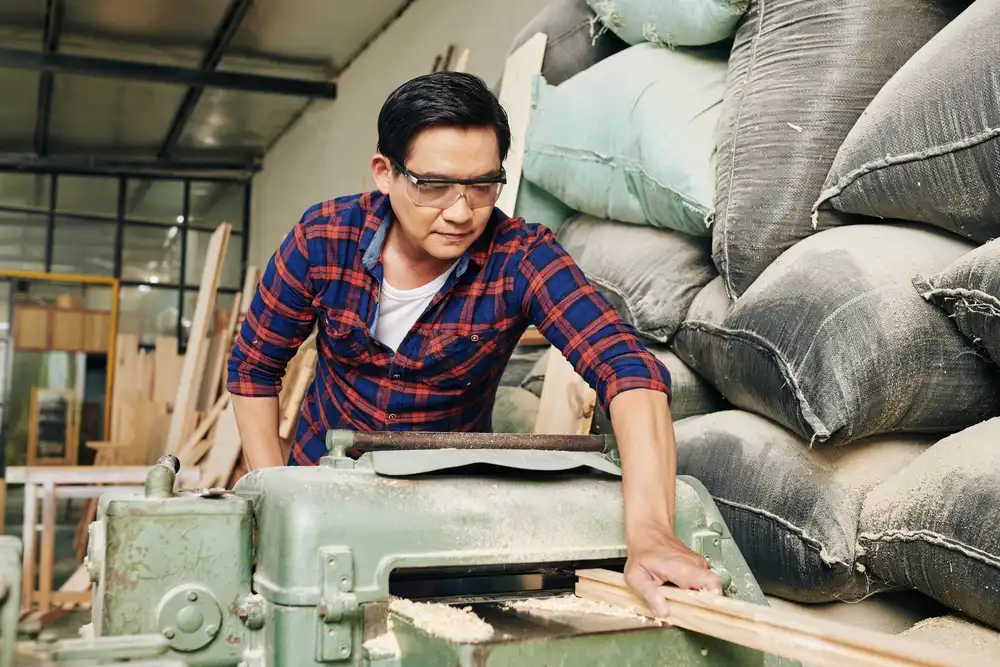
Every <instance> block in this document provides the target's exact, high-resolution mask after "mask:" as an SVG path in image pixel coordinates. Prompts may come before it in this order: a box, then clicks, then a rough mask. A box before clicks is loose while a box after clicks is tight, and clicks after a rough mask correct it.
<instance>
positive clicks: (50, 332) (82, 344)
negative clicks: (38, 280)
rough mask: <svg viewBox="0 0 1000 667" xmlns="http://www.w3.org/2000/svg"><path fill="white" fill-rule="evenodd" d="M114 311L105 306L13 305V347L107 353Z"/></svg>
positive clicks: (17, 348) (18, 348) (16, 348)
mask: <svg viewBox="0 0 1000 667" xmlns="http://www.w3.org/2000/svg"><path fill="white" fill-rule="evenodd" d="M110 336H111V313H110V312H109V311H106V310H84V309H81V308H58V307H53V306H41V305H35V304H15V305H14V349H15V350H37V351H60V352H92V353H95V354H100V353H105V354H106V353H107V352H108V344H109V342H110Z"/></svg>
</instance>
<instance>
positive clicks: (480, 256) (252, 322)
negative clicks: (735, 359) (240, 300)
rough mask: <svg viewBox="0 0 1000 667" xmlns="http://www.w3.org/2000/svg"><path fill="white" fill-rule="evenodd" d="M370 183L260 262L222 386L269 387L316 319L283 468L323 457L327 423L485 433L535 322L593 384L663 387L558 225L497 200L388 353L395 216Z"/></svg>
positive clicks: (297, 229) (607, 388)
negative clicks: (382, 334) (383, 317)
mask: <svg viewBox="0 0 1000 667" xmlns="http://www.w3.org/2000/svg"><path fill="white" fill-rule="evenodd" d="M392 219H393V216H392V208H391V206H390V203H389V198H388V197H387V196H384V195H382V194H380V193H378V192H371V193H364V194H360V195H352V196H348V197H342V198H339V199H335V200H331V201H326V202H323V203H320V204H317V205H315V206H313V207H311V208H310V209H308V210H307V211H306V212H305V214H304V215H303V216H302V219H301V220H300V221H299V222H298V224H296V225H295V226H294V227H293V228H292V230H291V232H290V233H289V234H288V236H287V237H286V238H285V240H284V241H283V242H282V243H281V246H280V247H279V248H278V250H277V251H276V252H275V254H274V255H273V256H272V258H271V260H270V261H269V262H268V265H267V268H266V269H265V271H264V274H263V276H262V277H261V280H260V282H259V284H258V286H257V291H256V293H255V294H254V297H253V301H252V302H251V304H250V308H249V311H248V312H247V316H246V319H245V321H244V322H243V325H242V327H241V329H240V332H239V335H238V336H237V338H236V342H235V345H234V346H233V351H232V354H231V355H230V358H229V362H228V382H227V385H228V389H229V391H230V392H231V393H232V394H234V395H238V396H276V395H277V394H278V392H279V390H280V388H281V378H282V376H283V374H284V370H285V366H286V364H287V363H288V361H289V359H290V358H291V357H292V356H293V355H294V354H295V351H296V349H297V347H298V346H299V345H301V343H302V342H303V341H304V340H305V339H306V338H307V337H308V336H309V334H310V333H311V332H312V330H313V328H314V326H315V325H316V324H317V321H318V324H319V326H318V329H317V336H316V348H317V352H318V361H317V366H316V377H315V379H314V380H313V382H312V384H311V385H310V387H309V389H308V391H307V393H306V396H305V399H304V401H303V406H302V412H301V419H300V420H299V424H298V429H297V433H296V437H295V442H294V444H293V446H292V450H291V454H290V456H289V460H288V464H289V465H310V464H314V463H316V462H317V461H318V460H319V459H320V457H321V456H323V455H325V454H326V445H325V442H324V439H325V434H326V431H327V430H328V429H350V430H356V431H374V430H392V431H406V430H423V431H450V432H459V431H465V432H470V431H480V432H483V431H490V430H491V428H492V422H491V413H492V409H493V401H494V398H495V394H496V390H497V387H498V386H499V383H500V378H501V375H502V374H503V371H504V368H505V366H506V364H507V361H508V359H509V358H510V355H511V354H512V353H513V351H514V348H515V347H516V346H517V343H518V339H519V338H520V337H521V335H522V334H523V333H524V331H525V329H527V327H528V326H529V325H531V324H534V325H535V326H537V328H538V329H539V331H540V332H541V333H542V334H543V335H544V336H545V337H546V338H547V339H548V340H549V341H550V342H551V343H552V344H553V345H555V346H556V347H558V348H559V349H560V350H561V351H562V352H563V354H564V355H565V356H566V357H567V358H568V359H569V361H570V362H571V363H572V364H573V366H574V367H575V368H576V370H577V372H578V373H580V375H581V376H582V377H583V378H584V379H585V380H586V381H587V383H588V384H589V385H590V386H591V387H594V388H595V389H596V391H597V395H598V400H599V401H600V402H601V405H602V407H604V409H605V410H607V407H608V405H609V404H610V402H611V399H613V398H614V397H615V396H616V395H617V394H619V393H620V392H622V391H625V390H628V389H633V388H646V389H653V390H657V391H663V392H665V393H667V395H668V397H669V394H670V374H669V372H668V371H667V369H666V368H665V367H664V366H663V364H662V363H660V362H659V361H658V360H657V359H656V358H655V357H654V356H653V355H652V354H650V353H649V352H648V351H647V350H646V349H645V347H644V346H643V345H642V343H641V342H640V341H639V339H638V337H637V336H636V333H635V331H634V329H633V328H632V327H631V326H629V325H627V324H626V323H625V322H623V321H622V319H621V318H620V317H619V315H618V314H617V313H616V312H615V311H614V309H613V308H612V307H611V305H610V303H608V301H607V300H606V299H604V297H603V296H601V295H600V294H599V293H598V292H597V290H596V289H595V288H594V287H593V286H592V285H591V284H590V283H589V282H587V280H586V279H585V278H584V276H583V273H582V272H581V270H580V269H579V268H578V267H577V265H576V263H575V262H574V261H573V260H572V259H571V258H570V256H569V255H568V254H567V253H566V251H565V250H563V248H562V247H561V246H560V245H559V244H558V243H557V242H556V239H555V237H554V235H553V234H552V232H551V231H550V230H549V229H548V228H546V227H543V226H540V225H535V224H528V223H526V222H525V221H524V220H523V219H520V218H509V217H507V216H506V215H504V214H503V213H501V211H500V210H499V209H494V211H493V214H492V216H491V218H490V221H489V223H488V225H487V227H486V230H485V231H484V233H483V235H482V236H481V237H480V238H479V239H477V240H476V242H475V243H474V244H473V245H472V246H471V247H470V248H469V250H468V251H467V252H466V253H465V254H464V255H463V256H462V257H461V258H460V259H459V261H458V264H457V266H456V268H455V270H454V271H453V272H452V273H451V275H450V276H449V278H448V280H447V282H446V283H445V285H444V287H443V288H442V289H441V291H440V292H439V293H438V294H437V295H436V296H435V297H434V299H433V301H432V302H431V304H430V306H429V307H428V309H427V310H426V311H425V312H424V314H423V315H422V316H421V317H420V318H419V319H418V321H417V323H416V324H415V325H414V327H413V329H412V330H411V331H410V333H409V334H408V335H407V336H406V338H405V339H404V340H403V341H402V343H401V344H400V346H399V349H398V350H397V351H396V352H395V353H393V352H392V351H391V350H390V349H388V348H387V347H385V346H384V345H382V344H381V343H380V342H379V341H378V340H377V339H376V338H375V336H374V331H375V322H376V318H377V317H378V303H379V294H380V285H381V282H382V264H381V254H382V246H383V243H384V241H385V238H386V234H387V232H388V230H389V227H390V225H391V224H392Z"/></svg>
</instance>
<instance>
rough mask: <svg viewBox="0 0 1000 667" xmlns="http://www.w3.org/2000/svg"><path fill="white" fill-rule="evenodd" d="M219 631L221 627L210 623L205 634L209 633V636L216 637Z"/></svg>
mask: <svg viewBox="0 0 1000 667" xmlns="http://www.w3.org/2000/svg"><path fill="white" fill-rule="evenodd" d="M218 631H219V628H217V627H215V626H214V625H209V626H206V628H205V634H206V635H208V636H209V637H214V636H215V633H216V632H218Z"/></svg>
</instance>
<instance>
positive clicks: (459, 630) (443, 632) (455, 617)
mask: <svg viewBox="0 0 1000 667" xmlns="http://www.w3.org/2000/svg"><path fill="white" fill-rule="evenodd" d="M389 610H390V611H392V612H394V613H396V614H399V615H400V616H404V617H406V618H407V619H408V620H409V621H410V622H411V623H412V624H413V625H414V626H416V627H417V628H419V629H421V630H423V631H424V632H426V633H427V634H429V635H434V636H435V637H441V638H442V639H447V640H449V641H453V642H459V643H463V644H467V643H477V642H484V641H486V640H488V639H490V638H491V637H493V626H491V625H490V624H489V623H487V622H486V621H484V620H483V619H481V618H479V617H478V616H476V615H475V614H474V613H472V608H471V607H464V608H462V609H459V608H458V607H452V606H450V605H446V604H440V603H435V602H413V601H412V600H406V599H403V598H397V599H394V600H393V601H392V602H390V603H389Z"/></svg>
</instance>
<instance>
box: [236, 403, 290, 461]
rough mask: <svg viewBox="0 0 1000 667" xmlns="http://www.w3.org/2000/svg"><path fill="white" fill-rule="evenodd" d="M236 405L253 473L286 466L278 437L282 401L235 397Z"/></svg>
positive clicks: (238, 424) (243, 440) (237, 417)
mask: <svg viewBox="0 0 1000 667" xmlns="http://www.w3.org/2000/svg"><path fill="white" fill-rule="evenodd" d="M232 402H233V412H235V413H236V426H237V427H238V428H239V431H240V440H241V441H242V442H243V454H244V455H245V456H246V457H247V464H248V465H249V466H250V470H257V469H258V468H272V467H275V466H282V465H285V461H283V460H282V457H281V440H280V438H279V436H278V397H277V396H253V397H251V396H236V395H235V394H233V395H232Z"/></svg>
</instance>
